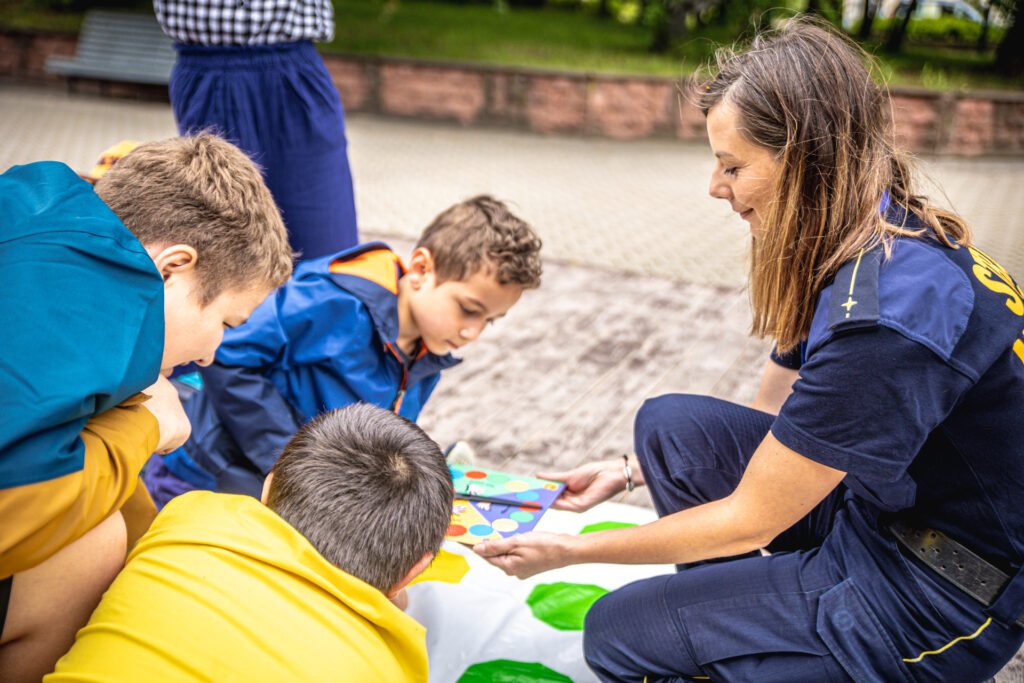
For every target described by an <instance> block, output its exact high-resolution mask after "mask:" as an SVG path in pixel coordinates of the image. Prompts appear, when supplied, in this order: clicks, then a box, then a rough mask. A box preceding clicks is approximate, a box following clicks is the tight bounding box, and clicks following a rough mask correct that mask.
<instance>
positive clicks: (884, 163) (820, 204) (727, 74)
mask: <svg viewBox="0 0 1024 683" xmlns="http://www.w3.org/2000/svg"><path fill="white" fill-rule="evenodd" d="M867 60H869V58H868V56H867V55H866V54H865V53H864V51H863V50H861V49H860V48H859V47H858V46H856V45H855V44H854V43H852V42H851V41H849V40H848V39H846V38H845V37H844V36H841V35H839V34H838V33H837V32H835V30H834V29H831V28H827V27H825V26H822V25H820V24H819V23H817V22H815V21H810V20H807V19H794V20H790V21H789V22H787V23H786V25H785V26H784V27H783V28H782V29H781V30H780V31H778V32H775V33H766V34H762V35H760V36H758V37H757V38H755V39H754V41H753V43H752V44H751V45H750V47H749V48H747V49H746V50H744V51H741V52H734V51H733V50H731V49H723V50H720V51H719V53H718V56H717V68H716V69H715V71H714V74H713V75H712V76H709V77H708V78H706V79H705V80H704V82H702V83H701V84H700V85H699V86H698V88H699V90H698V98H699V101H698V105H699V106H700V108H701V109H702V110H703V111H704V113H705V114H707V112H708V111H709V110H711V108H713V107H714V106H716V105H717V104H719V103H720V102H728V103H729V104H730V105H731V106H733V107H735V109H736V111H737V112H738V114H739V120H740V122H741V123H740V126H741V130H740V133H741V134H742V135H744V136H745V138H746V139H748V140H749V141H751V142H753V143H754V144H757V145H761V146H763V147H766V148H768V149H770V150H772V151H773V152H774V153H775V154H776V158H777V159H778V161H779V173H778V176H777V178H776V180H775V183H774V194H773V197H774V200H773V201H772V202H771V203H770V205H769V207H768V211H767V215H766V216H764V217H763V226H762V227H763V229H762V233H761V234H760V236H759V237H757V238H756V239H755V240H754V245H753V253H752V255H751V265H750V297H751V302H752V305H753V309H754V320H753V325H752V330H751V331H752V333H753V334H755V335H758V336H761V337H765V336H770V337H773V338H774V339H775V341H776V344H777V346H778V348H779V350H780V351H786V350H788V349H791V348H793V347H794V346H796V345H797V344H799V343H800V341H801V340H802V339H804V338H805V337H806V336H807V333H808V331H809V330H810V326H811V318H812V316H813V314H814V308H815V304H816V299H817V296H818V294H819V293H820V292H821V290H822V289H824V287H825V286H826V285H827V284H828V282H829V280H830V279H831V278H832V277H833V276H834V275H835V273H836V271H837V270H838V269H839V267H840V266H841V265H842V264H843V263H845V262H846V261H849V260H850V259H852V258H854V257H856V256H857V254H858V253H859V252H860V251H861V250H866V249H870V248H872V247H874V246H876V245H877V244H879V243H883V244H884V246H885V249H886V253H888V251H889V246H890V244H891V240H892V238H893V237H894V236H896V235H919V234H921V232H922V231H921V230H913V229H909V228H907V227H904V226H901V225H893V224H891V223H888V222H886V221H885V218H884V215H883V214H882V213H881V212H880V211H879V205H880V202H881V201H882V197H883V193H884V192H885V191H888V192H889V197H890V201H892V202H894V203H895V204H897V205H900V206H903V207H906V208H907V209H908V210H909V211H910V212H912V213H914V214H916V215H917V216H918V217H919V218H920V219H921V220H922V221H923V222H924V224H925V225H926V226H928V227H929V228H930V229H931V230H932V231H933V232H934V235H935V238H936V239H938V241H939V242H941V243H942V244H944V245H946V246H956V244H960V245H966V244H968V243H969V241H970V229H969V228H968V226H967V224H966V223H965V222H964V221H963V220H962V219H961V218H960V217H958V216H957V215H955V214H953V213H951V212H949V211H945V210H942V209H938V208H935V207H933V206H931V205H930V204H929V203H928V201H927V199H926V198H925V197H923V196H919V195H916V194H915V193H914V188H913V179H912V172H913V170H914V169H913V164H912V160H911V159H910V158H909V157H908V156H907V155H905V154H904V153H902V152H901V151H900V150H898V149H897V147H896V145H895V141H894V133H893V126H892V115H891V103H890V100H889V97H888V93H887V92H886V91H885V90H883V89H882V88H880V87H879V86H878V85H876V84H875V82H874V81H873V80H872V79H871V75H870V73H869V71H868V69H867V68H866V67H865V61H867Z"/></svg>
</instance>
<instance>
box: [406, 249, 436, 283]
mask: <svg viewBox="0 0 1024 683" xmlns="http://www.w3.org/2000/svg"><path fill="white" fill-rule="evenodd" d="M433 272H434V255H433V254H431V253H430V250H429V249H427V248H426V247H417V248H416V251H414V252H412V257H411V258H410V259H409V275H410V276H411V277H410V278H409V281H410V282H411V283H412V285H413V287H419V286H420V285H421V284H423V279H424V278H425V277H426V276H427V275H429V274H431V273H433Z"/></svg>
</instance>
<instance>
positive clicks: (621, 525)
mask: <svg viewBox="0 0 1024 683" xmlns="http://www.w3.org/2000/svg"><path fill="white" fill-rule="evenodd" d="M630 526H636V524H633V523H632V522H597V523H595V524H588V525H586V526H585V527H583V528H582V529H580V533H581V534H589V533H590V532H592V531H604V530H605V529H625V528H626V527H630Z"/></svg>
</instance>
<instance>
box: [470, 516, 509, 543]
mask: <svg viewBox="0 0 1024 683" xmlns="http://www.w3.org/2000/svg"><path fill="white" fill-rule="evenodd" d="M513 514H515V513H513ZM493 531H494V529H492V528H491V526H490V525H489V524H474V525H473V526H471V527H469V533H471V534H473V535H474V536H480V537H481V538H482V537H484V536H490V535H491V532H493Z"/></svg>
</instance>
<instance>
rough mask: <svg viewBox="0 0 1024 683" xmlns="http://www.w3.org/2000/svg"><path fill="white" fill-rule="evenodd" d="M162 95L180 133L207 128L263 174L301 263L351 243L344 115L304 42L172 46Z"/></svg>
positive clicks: (353, 229)
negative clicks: (175, 51) (166, 92)
mask: <svg viewBox="0 0 1024 683" xmlns="http://www.w3.org/2000/svg"><path fill="white" fill-rule="evenodd" d="M170 95H171V104H172V106H173V108H174V115H175V118H176V120H177V122H178V130H179V132H180V133H181V134H183V135H184V134H187V133H189V132H194V131H197V130H202V129H205V128H212V129H213V130H214V132H217V133H219V134H221V135H223V136H224V137H226V138H227V139H228V140H230V141H232V142H234V143H235V144H237V145H238V146H239V147H241V148H242V149H243V150H245V152H246V153H247V154H249V155H250V156H251V157H252V158H253V160H254V161H255V162H256V163H257V164H259V165H260V166H261V167H262V168H263V171H264V179H265V180H266V182H267V187H269V188H270V191H271V193H272V194H273V195H274V200H275V201H276V202H277V204H278V206H279V207H280V209H281V213H282V215H283V217H284V221H285V224H286V225H287V226H288V232H289V239H290V240H291V244H292V248H293V249H295V250H298V251H301V252H302V258H303V259H310V258H316V257H318V256H323V255H326V254H331V253H334V252H337V251H341V250H342V249H346V248H348V247H351V246H353V245H355V244H357V243H358V241H359V236H358V230H357V226H356V214H355V201H354V195H353V190H352V175H351V171H350V169H349V163H348V152H347V140H346V137H345V117H344V111H343V109H342V106H341V100H340V98H339V96H338V91H337V89H336V88H335V87H334V83H333V81H332V80H331V78H330V75H329V74H328V73H327V69H326V68H325V67H324V64H323V60H322V59H321V58H320V55H319V53H318V52H317V51H316V47H315V46H314V45H313V44H312V43H310V42H308V41H306V42H300V43H289V44H287V45H271V46H255V47H238V46H226V47H202V46H191V45H190V46H179V55H178V62H177V63H176V65H175V67H174V72H173V73H172V75H171V83H170Z"/></svg>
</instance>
